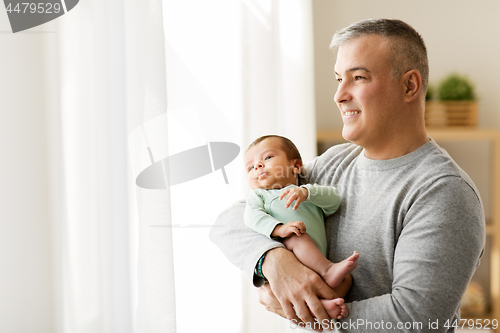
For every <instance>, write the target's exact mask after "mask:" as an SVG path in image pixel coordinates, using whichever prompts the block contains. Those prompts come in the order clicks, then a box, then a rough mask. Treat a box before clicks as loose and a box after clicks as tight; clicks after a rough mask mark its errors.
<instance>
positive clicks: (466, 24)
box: [313, 0, 500, 129]
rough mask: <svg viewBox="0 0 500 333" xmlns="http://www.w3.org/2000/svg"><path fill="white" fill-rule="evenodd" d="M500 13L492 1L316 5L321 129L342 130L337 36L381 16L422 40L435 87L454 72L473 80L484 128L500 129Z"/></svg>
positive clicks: (318, 1) (337, 0)
mask: <svg viewBox="0 0 500 333" xmlns="http://www.w3.org/2000/svg"><path fill="white" fill-rule="evenodd" d="M499 12H500V2H498V1H493V0H489V1H487V0H484V1H470V0H440V1H430V0H420V1H391V0H378V1H370V0H356V1H342V0H314V1H313V15H314V33H315V40H314V43H315V86H316V87H315V88H316V113H317V117H316V124H317V128H320V129H329V128H334V129H340V128H341V127H342V119H341V117H340V114H339V111H338V109H337V107H336V105H335V103H334V101H333V95H334V93H335V90H336V88H337V84H336V82H335V77H334V65H335V55H334V54H333V52H332V51H331V50H329V48H328V46H329V44H330V41H331V38H332V36H333V34H334V33H335V31H336V30H340V29H342V28H344V27H346V26H347V25H349V24H351V23H354V22H357V21H360V20H363V19H368V18H382V17H386V18H397V19H401V20H403V21H406V22H407V23H409V24H410V25H412V26H413V27H414V28H415V29H416V30H417V31H418V32H419V33H420V34H421V35H422V37H423V38H424V40H425V42H426V45H427V50H428V55H429V66H430V80H429V81H430V83H431V84H432V83H434V84H437V83H438V82H439V81H440V80H441V79H442V78H443V77H444V76H445V75H447V74H448V73H450V72H454V71H457V72H460V73H462V74H466V75H467V76H469V78H470V79H471V80H472V81H473V82H474V83H475V84H476V88H477V93H478V95H479V103H480V105H479V107H480V110H479V123H480V125H481V126H489V127H492V126H496V127H500V112H499V110H498V106H499V105H500V94H499V93H498V90H499V87H500V65H499V63H498V62H499V60H498V59H500V38H498V36H496V35H497V34H498V32H499V31H500V20H499V19H498V13H499ZM332 113H333V114H334V116H332Z"/></svg>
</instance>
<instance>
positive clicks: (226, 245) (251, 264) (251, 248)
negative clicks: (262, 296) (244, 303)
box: [209, 201, 285, 287]
mask: <svg viewBox="0 0 500 333" xmlns="http://www.w3.org/2000/svg"><path fill="white" fill-rule="evenodd" d="M245 205H246V203H245V201H238V202H236V203H235V204H233V205H232V206H231V207H229V208H228V209H226V210H225V211H223V212H222V213H221V214H220V215H219V216H218V217H217V219H216V221H215V223H214V225H213V226H212V228H211V229H210V234H209V237H210V240H211V241H212V242H214V243H215V245H217V247H219V249H220V250H221V251H222V253H224V255H225V256H226V258H227V259H228V260H229V261H230V262H231V263H232V264H233V265H235V266H236V267H238V268H239V269H241V270H242V271H243V272H244V273H245V274H246V275H247V276H248V278H249V279H250V280H251V281H253V284H254V285H255V286H256V287H260V286H262V285H263V284H264V279H262V278H260V277H258V276H256V275H254V268H255V265H256V264H257V261H259V259H260V257H261V256H262V255H263V254H264V253H266V252H267V251H269V250H271V249H274V248H276V247H285V246H284V245H283V244H282V243H280V242H277V241H274V240H272V239H270V238H269V237H266V236H264V235H261V234H259V233H257V232H255V231H253V230H252V229H250V228H247V227H246V226H245V223H244V222H243V212H244V210H245Z"/></svg>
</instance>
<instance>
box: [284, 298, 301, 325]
mask: <svg viewBox="0 0 500 333" xmlns="http://www.w3.org/2000/svg"><path fill="white" fill-rule="evenodd" d="M281 306H282V307H283V310H284V311H285V315H286V318H287V319H288V320H290V321H292V320H295V322H296V323H298V322H302V320H300V319H299V318H298V317H297V314H296V313H295V310H294V309H293V306H292V303H289V302H287V303H286V304H281Z"/></svg>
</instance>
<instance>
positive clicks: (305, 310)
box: [295, 301, 324, 332]
mask: <svg viewBox="0 0 500 333" xmlns="http://www.w3.org/2000/svg"><path fill="white" fill-rule="evenodd" d="M318 302H319V301H318ZM308 305H309V304H306V303H304V302H302V303H300V304H296V305H295V312H296V314H297V315H298V317H299V318H300V319H301V320H302V321H303V322H304V323H308V324H309V325H308V326H309V327H311V328H312V329H313V330H314V331H316V332H322V331H323V330H322V329H321V326H320V324H319V323H316V322H315V320H314V318H315V316H313V314H311V311H310V308H309V307H308ZM320 305H321V304H320ZM323 310H324V309H323Z"/></svg>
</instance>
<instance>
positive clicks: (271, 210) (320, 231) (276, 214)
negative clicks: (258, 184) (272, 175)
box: [244, 184, 340, 255]
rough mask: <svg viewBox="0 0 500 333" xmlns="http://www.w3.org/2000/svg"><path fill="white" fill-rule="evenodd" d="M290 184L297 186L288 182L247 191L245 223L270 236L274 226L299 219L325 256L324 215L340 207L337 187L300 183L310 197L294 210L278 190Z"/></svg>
mask: <svg viewBox="0 0 500 333" xmlns="http://www.w3.org/2000/svg"><path fill="white" fill-rule="evenodd" d="M290 187H296V186H295V185H289V186H287V187H285V188H283V189H277V190H264V189H254V190H253V191H252V192H250V194H249V195H248V197H247V204H246V208H245V214H244V220H245V224H246V226H247V227H249V228H251V229H253V230H255V231H256V232H258V233H261V234H263V235H265V236H268V237H270V236H271V233H272V232H273V230H274V228H275V227H276V225H278V224H280V223H283V224H284V223H288V222H290V221H301V222H303V223H304V224H305V226H306V232H307V233H308V234H309V236H310V237H311V238H312V239H313V240H314V242H315V243H316V245H317V246H318V249H319V250H320V251H321V253H323V255H325V254H326V235H325V220H324V216H329V215H332V214H333V213H334V212H335V211H336V210H337V209H338V207H339V206H340V196H339V194H338V192H337V189H336V188H335V187H331V186H320V185H311V184H306V185H303V187H305V188H307V190H308V191H309V196H308V197H307V200H306V201H304V202H301V203H300V205H299V207H298V208H297V210H293V205H294V204H293V203H292V204H291V205H290V206H289V207H288V208H285V203H286V197H285V198H283V200H280V195H281V193H282V192H283V191H284V190H285V189H287V188H290ZM323 214H324V215H323Z"/></svg>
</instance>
